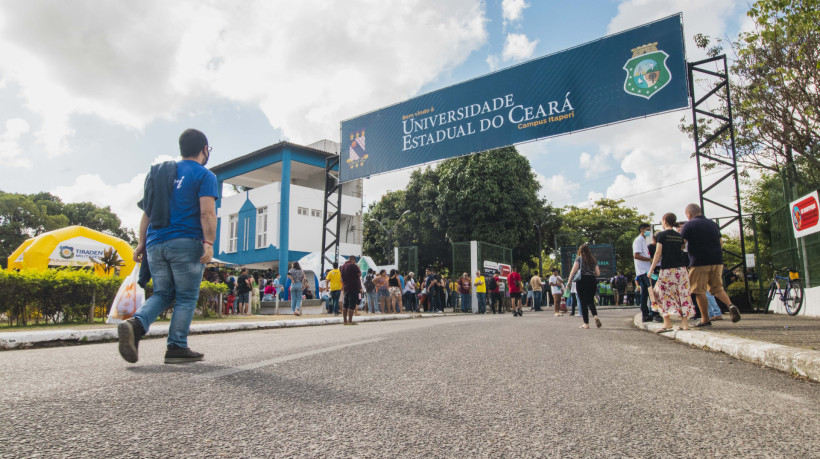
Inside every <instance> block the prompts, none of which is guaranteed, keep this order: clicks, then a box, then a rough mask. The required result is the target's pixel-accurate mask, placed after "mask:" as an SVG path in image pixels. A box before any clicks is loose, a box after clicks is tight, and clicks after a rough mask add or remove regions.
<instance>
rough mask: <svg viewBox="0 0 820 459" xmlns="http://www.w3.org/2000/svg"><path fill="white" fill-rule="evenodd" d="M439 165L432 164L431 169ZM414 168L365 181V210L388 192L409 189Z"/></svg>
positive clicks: (375, 176)
mask: <svg viewBox="0 0 820 459" xmlns="http://www.w3.org/2000/svg"><path fill="white" fill-rule="evenodd" d="M438 164H439V163H435V164H431V165H430V167H433V168H435V167H437V166H438ZM424 167H427V166H424ZM413 170H414V168H409V169H402V170H399V171H394V172H388V173H386V174H381V175H374V176H372V177H370V178H369V179H365V180H364V182H363V183H364V185H363V186H364V200H363V203H364V208H365V209H367V206H369V205H370V204H371V203H374V202H378V201H379V200H381V198H382V196H384V195H385V194H386V193H387V192H388V191H398V190H404V189H405V188H407V185H408V184H409V183H410V174H412V173H413Z"/></svg>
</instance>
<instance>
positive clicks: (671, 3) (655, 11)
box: [607, 0, 746, 60]
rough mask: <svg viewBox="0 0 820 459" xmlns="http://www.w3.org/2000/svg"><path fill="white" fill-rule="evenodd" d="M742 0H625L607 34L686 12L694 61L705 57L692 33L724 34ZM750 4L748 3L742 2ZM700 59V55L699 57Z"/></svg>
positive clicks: (688, 35)
mask: <svg viewBox="0 0 820 459" xmlns="http://www.w3.org/2000/svg"><path fill="white" fill-rule="evenodd" d="M739 4H741V2H739V1H737V0H623V1H622V2H621V3H620V5H618V14H617V15H615V17H614V18H612V20H611V21H610V22H609V25H608V27H607V33H616V32H620V31H622V30H626V29H630V28H632V27H637V26H639V25H641V24H645V23H647V22H650V21H654V20H657V19H661V18H663V17H666V16H669V15H672V14H676V13H679V12H683V23H684V30H683V32H684V34H685V35H684V38H685V39H686V49H687V50H688V52H687V54H688V57H689V59H690V60H692V59H693V57H694V56H700V57H705V52H704V51H703V50H700V49H698V48H697V46H695V42H694V41H693V40H692V36H693V35H695V34H697V33H703V34H706V35H711V36H713V37H722V36H723V35H724V32H725V29H726V22H727V20H728V19H730V18H731V17H732V15H733V13H734V11H735V9H736V7H737V5H739ZM742 5H743V6H746V2H742ZM698 58H699V57H698Z"/></svg>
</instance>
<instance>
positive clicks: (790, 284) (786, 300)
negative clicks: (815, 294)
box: [763, 268, 803, 316]
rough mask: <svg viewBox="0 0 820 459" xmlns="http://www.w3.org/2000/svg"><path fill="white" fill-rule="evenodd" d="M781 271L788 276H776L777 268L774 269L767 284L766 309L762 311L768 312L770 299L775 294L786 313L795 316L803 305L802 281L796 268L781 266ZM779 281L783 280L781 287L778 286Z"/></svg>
mask: <svg viewBox="0 0 820 459" xmlns="http://www.w3.org/2000/svg"><path fill="white" fill-rule="evenodd" d="M781 271H784V272H787V273H788V277H783V276H778V275H777V270H775V271H774V274H773V277H774V278H773V279H772V283H771V284H769V293H768V294H767V295H766V298H767V301H766V310H765V311H763V313H764V314H765V313H768V312H769V306H770V305H771V303H772V300H773V299H774V297H775V295H778V296H779V297H780V301H782V302H783V306H784V307H785V308H786V313H787V314H789V315H790V316H795V315H797V313H798V312H800V308H801V307H802V306H803V283H802V282H800V274H799V273H798V272H797V271H796V270H794V269H791V268H783V269H782V270H781ZM780 281H785V286H784V287H783V288H781V287H780Z"/></svg>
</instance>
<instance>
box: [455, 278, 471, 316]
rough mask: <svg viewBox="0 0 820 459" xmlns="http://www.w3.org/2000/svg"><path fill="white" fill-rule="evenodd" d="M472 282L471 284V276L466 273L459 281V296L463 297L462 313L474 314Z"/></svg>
mask: <svg viewBox="0 0 820 459" xmlns="http://www.w3.org/2000/svg"><path fill="white" fill-rule="evenodd" d="M472 285H473V284H472V282H470V275H469V274H467V273H464V274H462V275H461V277H460V278H459V279H458V294H459V295H460V296H461V312H473V310H472V304H471V303H472V302H473V297H472V291H471V290H470V289H471V287H472Z"/></svg>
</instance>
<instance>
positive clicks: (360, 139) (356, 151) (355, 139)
mask: <svg viewBox="0 0 820 459" xmlns="http://www.w3.org/2000/svg"><path fill="white" fill-rule="evenodd" d="M366 159H367V153H366V152H365V140H364V129H362V130H361V131H358V132H354V133H352V134H350V149H349V150H348V158H347V164H350V168H351V169H353V168H354V167H360V166H362V165H363V164H364V161H365V160H366Z"/></svg>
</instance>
